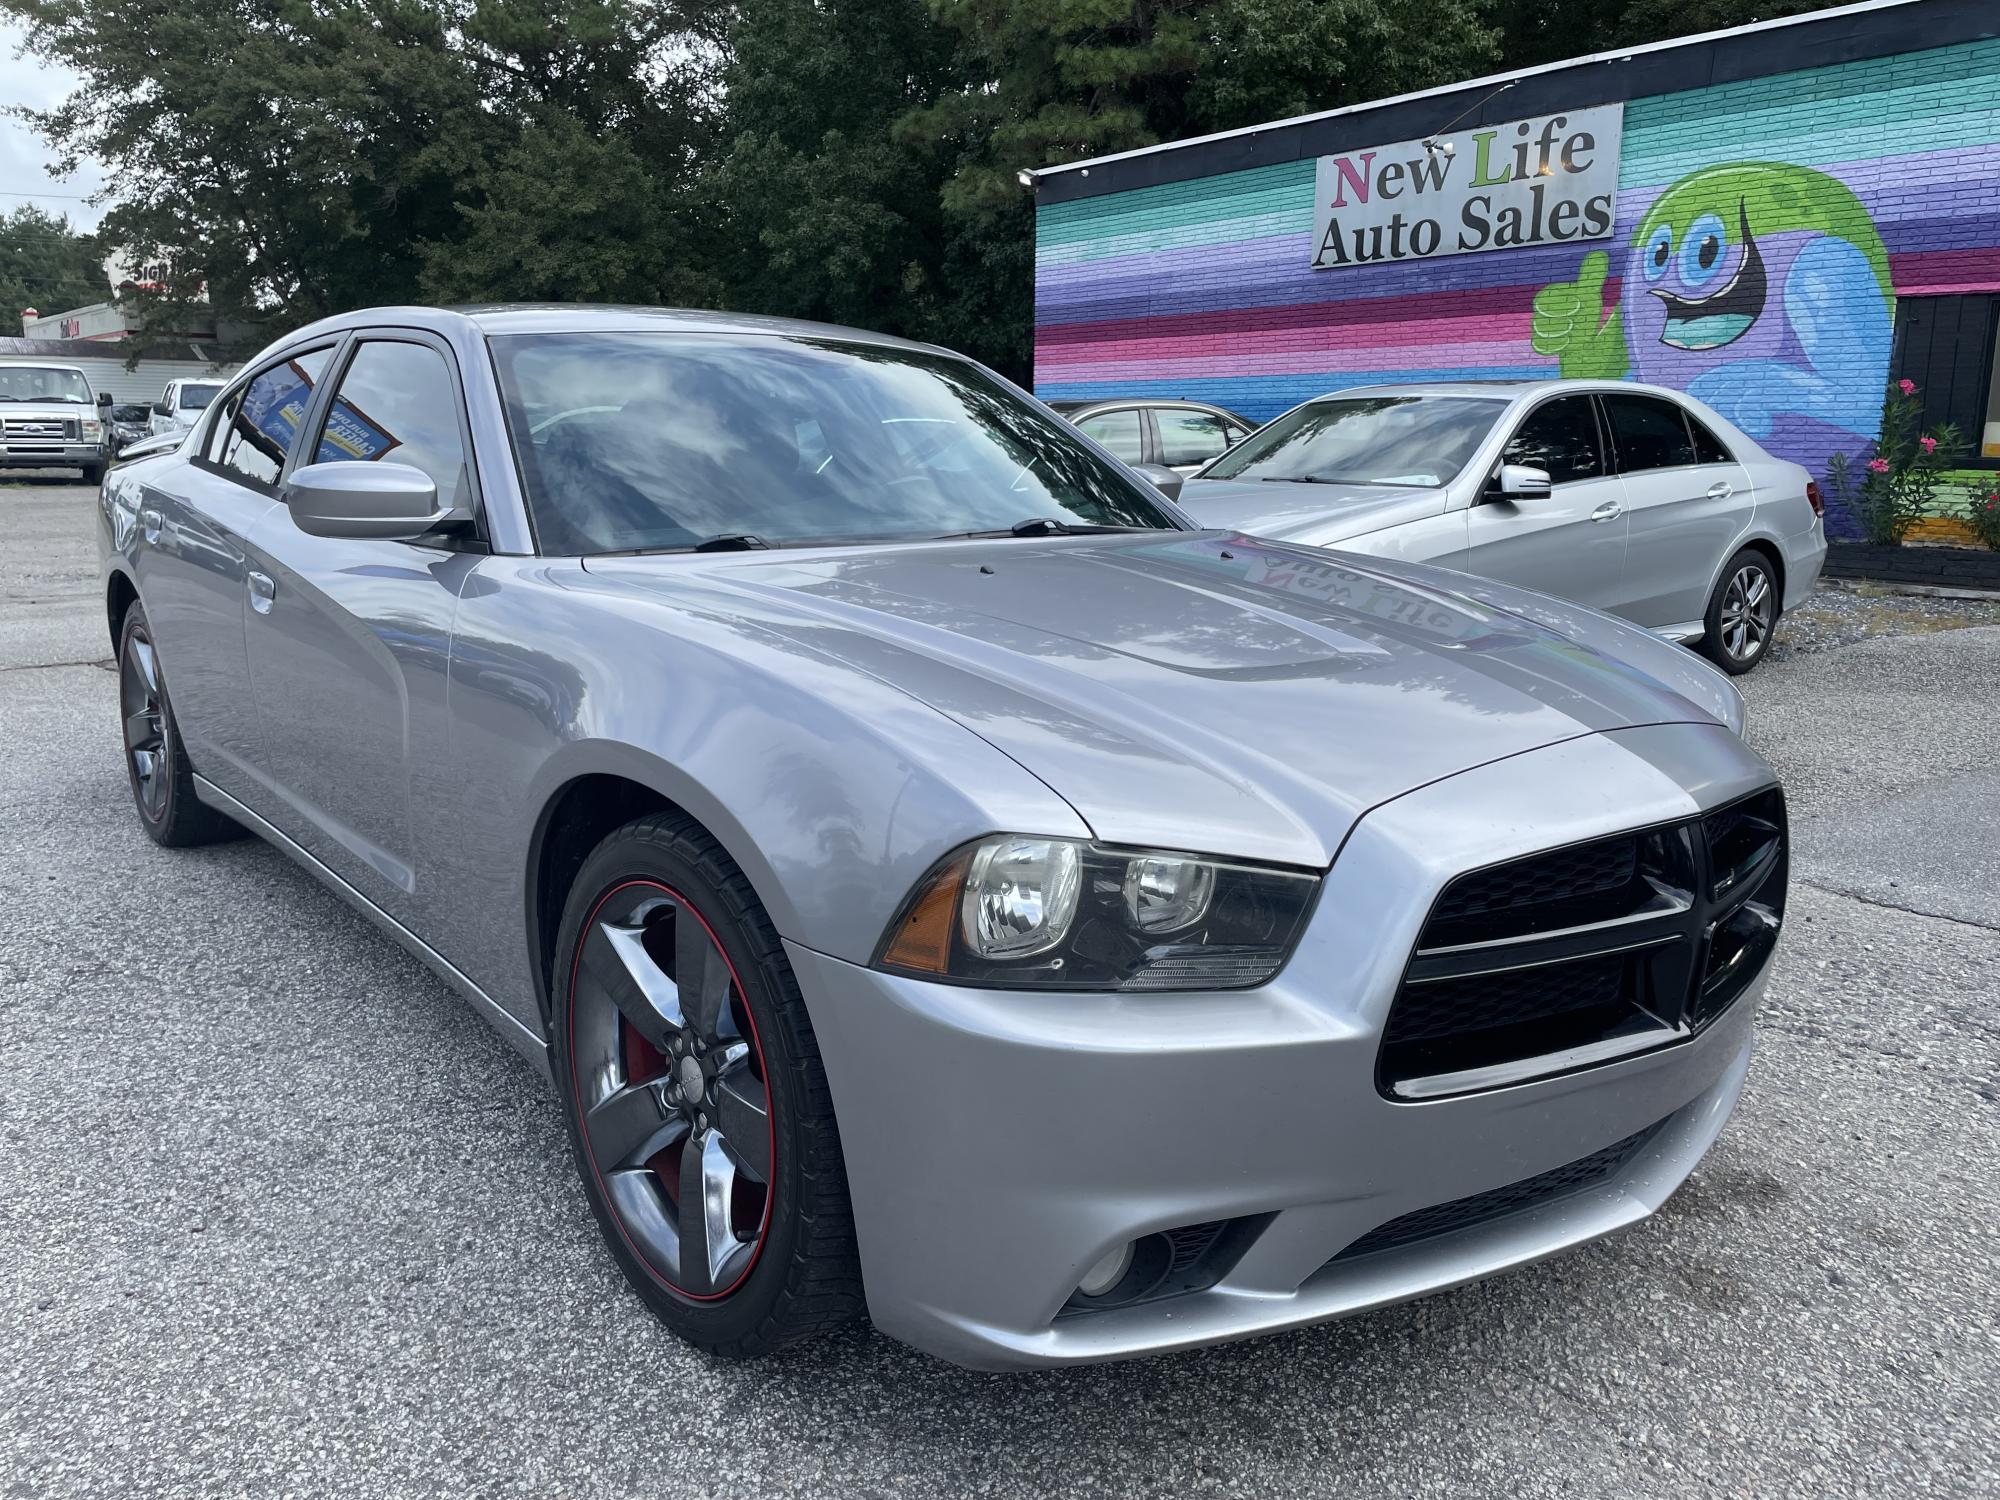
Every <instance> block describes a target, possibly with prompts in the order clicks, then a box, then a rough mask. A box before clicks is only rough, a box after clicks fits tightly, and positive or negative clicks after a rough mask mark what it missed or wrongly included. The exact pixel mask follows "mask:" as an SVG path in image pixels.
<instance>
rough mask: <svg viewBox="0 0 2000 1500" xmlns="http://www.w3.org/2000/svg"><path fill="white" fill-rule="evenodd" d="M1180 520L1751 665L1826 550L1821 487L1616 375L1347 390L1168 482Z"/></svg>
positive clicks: (1720, 426)
mask: <svg viewBox="0 0 2000 1500" xmlns="http://www.w3.org/2000/svg"><path fill="white" fill-rule="evenodd" d="M1179 500H1180V503H1181V505H1182V506H1183V507H1185V508H1186V509H1187V510H1188V511H1189V512H1190V513H1191V514H1192V515H1193V516H1194V517H1195V518H1196V519H1197V520H1200V521H1201V522H1203V523H1204V524H1206V525H1210V526H1226V527H1230V528H1234V529H1239V530H1243V531H1249V532H1254V533H1256V534H1257V535H1259V536H1266V537H1273V538H1280V539H1283V540H1285V541H1290V542H1303V543H1309V544H1311V545H1313V546H1319V547H1338V548H1340V549H1341V550H1342V551H1343V552H1365V553H1368V554H1369V555H1371V556H1378V557H1400V558H1407V559H1409V560H1411V561H1413V562H1433V563H1438V564H1440V565H1442V566H1444V567H1448V568H1463V569H1464V570H1465V571H1467V572H1469V573H1478V574H1481V575H1483V576H1484V577H1487V578H1496V579H1499V580H1501V581H1502V582H1506V583H1516V584H1520V585H1522V586H1523V587H1525V588H1532V589H1543V590H1546V591H1548V592H1549V593H1552V594H1557V595H1560V596H1561V597H1562V598H1565V599H1574V600H1576V601H1577V602H1578V603H1581V604H1588V605H1590V606H1592V607H1593V608H1595V609H1602V610H1606V611H1609V612H1610V613H1612V614H1615V615H1621V616H1623V617H1624V618H1626V619H1628V620H1631V621H1632V622H1634V623H1635V624H1638V625H1643V626H1645V627H1646V628H1647V629H1649V630H1653V631H1656V632H1657V633H1659V634H1660V635H1663V636H1665V637H1666V638H1667V639H1669V640H1674V641H1682V642H1685V643H1686V644H1688V645H1692V646H1698V647H1699V648H1700V649H1701V651H1702V652H1703V653H1704V654H1706V655H1707V656H1708V657H1709V658H1710V659H1711V660H1713V661H1714V662H1715V663H1716V665H1718V666H1720V667H1721V668H1723V669H1724V670H1725V671H1728V672H1733V673H1740V672H1747V671H1749V670H1750V669H1751V668H1752V667H1754V666H1756V665H1757V663H1758V662H1760V661H1762V660H1763V659H1764V653H1765V652H1766V651H1767V650H1768V649H1769V648H1770V644H1771V640H1772V637H1773V635H1774V633H1775V632H1776V630H1777V625H1778V620H1779V617H1780V616H1781V615H1782V614H1783V612H1784V611H1785V610H1786V609H1789V608H1791V607H1793V606H1795V605H1797V604H1799V603H1800V602H1802V601H1803V600H1804V599H1805V597H1806V595H1808V594H1810V593H1811V592H1812V587H1813V583H1814V581H1815V580H1816V579H1818V577H1819V573H1820V568H1821V567H1822V565H1823V564H1824V563H1825V562H1826V531H1825V528H1824V522H1823V520H1822V515H1823V512H1824V508H1825V507H1824V504H1823V502H1822V500H1821V497H1820V492H1819V486H1818V485H1817V484H1815V483H1814V482H1813V479H1812V476H1811V475H1810V474H1808V473H1807V472H1806V470H1805V469H1803V468H1801V467H1800V466H1799V465H1798V464H1795V463H1790V462H1787V461H1786V460H1784V459H1781V458H1773V457H1772V456H1771V455H1770V454H1768V453H1766V452H1765V451H1764V450H1763V449H1762V448H1760V447H1758V446H1757V444H1756V443H1755V442H1754V441H1752V440H1751V438H1750V437H1749V435H1748V434H1747V433H1744V432H1743V431H1741V430H1740V429H1738V428H1737V427H1735V426H1734V425H1732V424H1731V423H1730V422H1728V421H1727V420H1725V419H1724V418H1723V417H1722V416H1721V414H1720V413H1718V412H1716V411H1713V410H1711V409H1710V408H1709V407H1706V406H1704V405H1702V404H1701V403H1700V402H1699V401H1696V400H1694V399H1692V398H1691V397H1688V396H1685V395H1683V394H1681V393H1680V392H1679V391H1672V390H1666V389H1664V388H1662V387H1659V386H1646V385H1634V384H1632V383H1630V382H1629V381H1588V380H1537V381H1491V382H1484V381H1471V382H1461V383H1459V384H1453V385H1378V386H1362V387H1356V388H1353V389H1349V390H1344V391H1340V392H1338V393H1336V394H1334V395H1330V396H1321V397H1319V398H1317V399H1315V400H1312V401H1307V402H1305V403H1304V404H1302V405H1300V406H1296V407H1294V408H1293V409H1292V410H1291V411H1288V412H1286V413H1285V414H1284V415H1283V416H1281V417H1278V418H1276V419H1274V420H1273V421H1272V422H1270V423H1269V424H1267V425H1266V426H1264V427H1262V428H1260V429H1258V431H1257V432H1256V433H1255V434H1254V435H1253V436H1252V437H1250V438H1249V439H1248V440H1246V441H1245V442H1243V443H1242V444H1240V445H1239V446H1237V447H1235V448H1232V449H1231V450H1230V451H1229V452H1227V453H1225V454H1223V455H1222V456H1221V457H1219V458H1217V459H1215V460H1214V461H1213V462H1211V463H1210V464H1208V465H1207V466H1206V467H1205V468H1203V469H1201V470H1200V471H1199V472H1198V473H1196V474H1195V476H1194V477H1193V478H1192V479H1191V480H1190V481H1189V482H1188V484H1187V486H1186V488H1185V489H1183V490H1181V491H1180V493H1179Z"/></svg>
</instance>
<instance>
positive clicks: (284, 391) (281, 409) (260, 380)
mask: <svg viewBox="0 0 2000 1500" xmlns="http://www.w3.org/2000/svg"><path fill="white" fill-rule="evenodd" d="M323 358H324V357H323V356H321V357H320V358H319V359H315V361H314V363H315V364H318V363H321V362H322V361H323ZM312 393H313V383H312V378H311V377H310V376H309V375H307V374H306V372H305V371H304V370H302V369H300V368H299V362H298V361H297V360H291V361H289V362H288V363H286V364H284V365H281V366H279V367H278V368H277V369H274V370H267V371H266V372H265V373H264V374H262V375H259V376H258V377H257V378H256V379H255V380H253V381H251V382H250V388H249V389H248V390H246V391H245V392H244V393H243V409H242V411H241V412H239V413H238V414H237V417H236V425H237V426H238V427H248V428H249V429H250V430H251V431H253V432H255V433H258V434H259V435H260V436H262V437H263V438H264V439H265V440H266V441H268V442H269V443H270V445H271V447H270V449H269V450H268V451H270V452H272V453H275V454H277V455H279V456H280V457H282V456H283V455H284V454H286V453H288V452H290V451H291V446H292V439H294V438H295V437H297V436H298V435H299V429H300V428H301V427H303V426H304V425H305V420H306V407H307V406H308V405H309V404H310V403H311V401H312Z"/></svg>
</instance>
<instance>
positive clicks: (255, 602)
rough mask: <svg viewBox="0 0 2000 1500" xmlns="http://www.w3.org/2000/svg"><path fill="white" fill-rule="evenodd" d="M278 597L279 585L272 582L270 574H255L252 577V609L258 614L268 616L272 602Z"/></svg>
mask: <svg viewBox="0 0 2000 1500" xmlns="http://www.w3.org/2000/svg"><path fill="white" fill-rule="evenodd" d="M277 597H278V585H277V584H276V583H274V582H272V580H271V575H270V574H269V573H255V572H253V573H252V574H251V575H250V607H251V608H252V609H254V610H256V611H257V613H258V614H260V615H268V614H269V613H270V612H271V602H272V601H273V600H274V599H276V598H277Z"/></svg>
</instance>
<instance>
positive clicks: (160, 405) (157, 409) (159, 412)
mask: <svg viewBox="0 0 2000 1500" xmlns="http://www.w3.org/2000/svg"><path fill="white" fill-rule="evenodd" d="M173 414H174V409H173V408H172V407H171V406H169V405H167V403H166V402H164V401H155V402H154V403H153V415H155V416H158V417H171V416H172V415H173Z"/></svg>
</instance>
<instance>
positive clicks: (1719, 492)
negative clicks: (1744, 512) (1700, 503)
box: [1708, 479, 1736, 500]
mask: <svg viewBox="0 0 2000 1500" xmlns="http://www.w3.org/2000/svg"><path fill="white" fill-rule="evenodd" d="M1735 493H1736V486H1734V485H1733V484H1731V483H1730V482H1729V481H1728V480H1726V479H1718V480H1716V481H1715V483H1714V484H1711V485H1710V486H1709V487H1708V498H1709V499H1711V500H1727V499H1728V498H1729V497H1730V496H1731V495H1733V494H1735Z"/></svg>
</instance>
